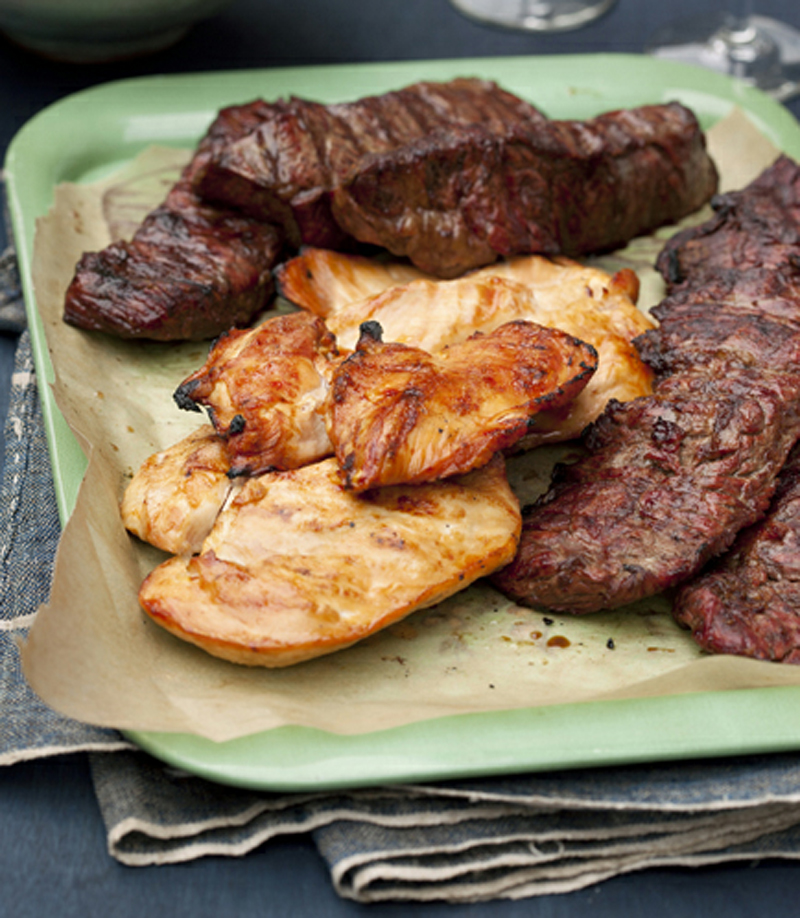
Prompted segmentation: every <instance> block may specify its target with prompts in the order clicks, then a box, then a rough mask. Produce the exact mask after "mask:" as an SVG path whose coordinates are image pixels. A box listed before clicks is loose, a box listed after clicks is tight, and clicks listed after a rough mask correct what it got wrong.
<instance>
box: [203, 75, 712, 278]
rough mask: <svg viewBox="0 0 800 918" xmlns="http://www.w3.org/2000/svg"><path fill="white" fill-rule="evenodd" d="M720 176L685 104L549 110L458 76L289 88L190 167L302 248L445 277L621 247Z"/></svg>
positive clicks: (211, 191) (215, 193)
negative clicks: (585, 116)
mask: <svg viewBox="0 0 800 918" xmlns="http://www.w3.org/2000/svg"><path fill="white" fill-rule="evenodd" d="M332 138H333V139H332ZM334 141H335V142H334ZM716 182H717V175H716V171H715V168H714V165H713V163H712V162H711V160H710V158H709V157H708V155H707V153H706V150H705V141H704V137H703V134H702V132H701V130H700V128H699V126H698V124H697V121H696V119H695V117H694V115H693V114H692V113H691V112H690V111H689V110H688V109H686V108H684V107H683V106H682V105H679V104H677V103H673V104H669V105H654V106H645V107H642V108H638V109H632V110H630V111H619V112H611V113H608V114H605V115H601V116H600V117H599V118H595V119H593V120H591V121H587V122H570V121H549V120H548V119H546V118H545V117H544V116H543V115H542V114H541V113H539V112H538V111H537V110H536V109H534V108H533V107H532V106H529V105H528V104H527V103H525V102H522V101H521V100H519V99H517V98H516V97H514V96H512V95H510V94H509V93H506V92H504V91H503V90H501V89H500V88H499V87H497V86H496V85H495V84H493V83H490V82H486V81H481V80H466V79H462V80H455V81H453V82H452V83H446V84H430V83H421V84H417V85H415V86H411V87H408V88H406V89H404V90H400V91H398V92H395V93H388V94H386V95H384V96H379V97H371V98H367V99H362V100H360V101H359V102H355V103H347V104H342V105H333V106H323V105H319V104H317V103H312V102H306V101H304V100H300V99H292V100H290V101H289V102H288V103H286V105H285V107H283V108H281V109H280V110H279V111H277V112H276V113H275V116H274V117H272V118H270V119H268V120H267V121H266V122H265V123H264V124H263V125H262V126H261V127H260V128H259V129H258V130H256V131H254V132H252V133H251V134H249V135H248V136H247V137H245V138H243V139H242V140H241V141H239V142H238V143H235V144H231V145H228V146H226V147H225V148H224V149H221V150H220V151H219V152H218V153H217V154H216V155H215V156H213V157H211V158H210V160H209V161H208V163H207V165H206V166H205V167H204V168H203V169H202V170H201V171H200V172H199V173H198V178H197V185H198V188H199V190H200V192H201V194H202V195H204V196H205V197H207V198H208V199H209V200H216V201H222V202H225V203H226V204H229V205H232V206H236V207H239V208H241V209H242V210H243V212H246V213H248V214H250V215H251V216H256V217H259V218H260V219H265V220H274V221H276V222H279V223H280V224H281V225H282V226H283V227H284V229H285V230H286V232H287V235H288V237H289V238H290V240H291V241H292V242H293V243H294V244H296V245H299V244H300V243H305V244H307V245H315V246H321V247H327V248H337V247H342V246H346V245H348V244H352V240H353V239H355V240H358V241H359V242H362V243H369V244H376V245H380V246H382V247H384V248H387V249H389V251H391V252H393V253H394V254H396V255H401V256H407V257H408V258H410V259H411V261H412V262H413V263H414V264H416V265H417V267H419V268H420V269H422V270H424V271H427V272H429V273H431V274H434V275H437V276H439V277H455V276H457V275H458V274H460V273H463V272H464V271H466V270H468V269H470V268H474V267H478V266H480V265H485V264H490V263H491V262H493V261H495V260H496V259H497V258H499V257H505V256H510V255H515V254H520V253H536V252H538V253H544V254H551V255H552V254H566V255H581V254H586V253H588V252H598V251H604V250H609V249H612V248H615V247H617V246H619V245H621V244H623V243H625V242H627V241H628V240H629V239H631V238H632V237H634V236H636V235H639V234H641V233H645V232H648V231H649V230H651V229H653V228H655V227H657V226H660V225H662V224H664V223H668V222H672V221H674V220H677V219H679V218H680V217H683V216H685V215H686V214H688V213H691V212H692V211H694V210H696V209H697V208H698V207H700V206H701V205H702V204H703V203H705V202H706V201H707V200H708V199H709V197H710V196H711V195H712V194H713V192H714V191H715V190H716Z"/></svg>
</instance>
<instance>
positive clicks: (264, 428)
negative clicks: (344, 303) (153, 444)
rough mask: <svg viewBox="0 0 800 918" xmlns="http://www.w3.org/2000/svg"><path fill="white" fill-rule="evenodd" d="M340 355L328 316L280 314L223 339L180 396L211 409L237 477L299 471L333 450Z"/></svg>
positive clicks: (194, 406)
mask: <svg viewBox="0 0 800 918" xmlns="http://www.w3.org/2000/svg"><path fill="white" fill-rule="evenodd" d="M337 357H338V354H337V350H336V343H335V341H334V339H333V336H332V335H331V334H330V332H329V331H328V330H327V328H326V327H325V323H324V322H323V321H322V320H321V319H318V318H316V317H315V316H312V315H310V314H309V313H302V312H297V313H292V314H291V315H283V316H275V317H274V318H272V319H268V320H267V321H266V322H264V323H262V324H261V325H259V326H257V327H256V328H255V329H248V330H234V331H231V332H229V333H228V334H227V335H223V336H222V337H221V338H219V339H218V340H217V341H216V342H215V344H214V345H213V347H212V348H211V352H210V354H209V356H208V359H207V360H206V362H205V364H204V365H203V366H202V367H200V369H199V370H197V371H196V372H195V373H193V374H192V375H191V376H189V377H188V378H187V379H185V380H184V381H183V383H181V385H180V386H179V387H178V389H177V391H176V393H175V399H176V401H177V403H178V405H180V407H182V408H187V409H190V410H196V411H199V410H200V406H201V405H202V406H205V407H206V408H207V409H208V413H209V416H210V418H211V422H212V424H213V425H214V428H215V430H216V432H217V433H218V434H219V435H220V436H221V437H223V438H224V439H225V441H226V444H227V448H228V454H229V456H230V461H231V465H230V472H231V474H232V475H244V474H247V475H253V474H259V473H261V472H264V471H268V470H270V469H279V470H286V469H293V468H298V467H300V466H301V465H306V464H308V463H309V462H316V461H317V460H319V459H321V458H322V457H324V456H327V455H330V453H331V445H330V441H329V440H328V435H327V432H326V429H325V411H326V401H327V395H328V377H329V374H330V372H331V370H332V366H333V363H334V361H335V360H336V359H337Z"/></svg>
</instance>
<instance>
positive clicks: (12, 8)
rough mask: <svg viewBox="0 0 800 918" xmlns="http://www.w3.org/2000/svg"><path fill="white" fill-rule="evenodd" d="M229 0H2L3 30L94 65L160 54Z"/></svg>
mask: <svg viewBox="0 0 800 918" xmlns="http://www.w3.org/2000/svg"><path fill="white" fill-rule="evenodd" d="M229 3H230V0H166V2H165V0H0V31H2V32H4V33H5V34H6V36H7V37H8V38H10V39H11V40H12V41H14V42H16V43H17V44H19V45H22V46H23V47H25V48H28V49H29V50H31V51H35V52H37V53H39V54H42V55H45V56H46V57H50V58H55V59H57V60H65V61H71V62H74V63H92V62H100V61H108V60H117V59H120V58H126V57H135V56H138V55H141V54H149V53H151V52H154V51H160V50H161V49H162V48H165V47H168V46H169V45H171V44H173V43H174V42H176V41H178V39H180V38H181V37H182V36H183V35H184V34H185V33H186V31H187V30H188V29H189V28H190V27H191V26H192V25H193V24H194V23H196V22H198V21H199V20H201V19H205V18H207V17H209V16H213V15H214V14H215V13H217V12H219V11H220V10H221V9H222V8H223V7H225V6H227V5H228V4H229Z"/></svg>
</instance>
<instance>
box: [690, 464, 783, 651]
mask: <svg viewBox="0 0 800 918" xmlns="http://www.w3.org/2000/svg"><path fill="white" fill-rule="evenodd" d="M673 613H674V615H675V618H676V620H677V621H678V622H680V623H681V624H682V625H685V626H686V627H687V628H690V629H691V631H692V633H693V635H694V638H695V640H696V641H697V642H698V644H700V646H701V647H704V648H705V649H706V650H709V651H711V652H712V653H732V654H738V655H740V656H748V657H756V658H757V659H760V660H776V661H781V662H783V663H800V449H798V448H795V449H794V451H793V452H792V454H791V456H790V458H789V461H788V462H787V464H786V465H785V466H784V468H783V470H782V471H781V474H780V476H779V478H778V487H777V490H776V492H775V496H774V498H773V501H772V504H771V506H770V510H769V512H768V514H767V516H766V517H765V518H764V519H763V520H761V521H760V522H759V523H756V524H755V525H754V526H750V527H748V528H747V529H745V530H744V531H742V532H741V533H740V534H739V537H738V538H737V539H736V542H735V543H734V545H733V547H732V549H731V550H730V551H729V552H728V553H727V554H726V555H724V556H723V557H722V558H721V559H720V560H719V561H718V562H715V563H714V564H713V565H712V566H711V567H710V568H709V569H708V570H707V571H706V572H705V573H703V574H702V575H701V576H700V577H698V578H697V579H696V580H694V581H692V582H690V583H688V584H686V585H684V586H683V587H681V589H680V590H678V592H677V595H676V597H675V603H674V606H673Z"/></svg>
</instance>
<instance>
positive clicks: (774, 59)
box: [645, 14, 800, 101]
mask: <svg viewBox="0 0 800 918" xmlns="http://www.w3.org/2000/svg"><path fill="white" fill-rule="evenodd" d="M645 52H646V53H647V54H650V55H652V56H654V57H659V58H663V59H666V60H673V61H679V62H681V63H684V64H697V65H699V66H701V67H705V68H707V69H709V70H715V71H717V72H718V73H726V74H728V75H729V76H734V77H738V78H739V79H741V80H743V81H744V82H745V83H749V84H750V85H752V86H755V87H757V88H758V89H761V90H762V91H764V92H766V93H768V94H769V95H771V96H773V97H774V98H776V99H778V100H780V101H786V100H787V99H790V98H791V97H792V96H795V95H798V94H800V31H798V30H797V29H795V28H793V27H792V26H790V25H787V24H786V23H783V22H779V21H778V20H776V19H770V18H769V17H767V16H749V17H747V19H746V20H745V21H744V23H738V24H737V23H735V21H734V20H733V19H732V18H731V17H730V16H727V17H726V16H725V15H724V14H721V15H717V16H714V15H711V16H698V17H696V18H694V19H688V20H685V21H683V22H676V23H671V24H669V25H667V26H664V27H663V28H661V29H659V30H658V31H657V32H655V33H654V34H653V35H652V36H651V38H650V40H649V41H648V43H647V45H646V47H645Z"/></svg>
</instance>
